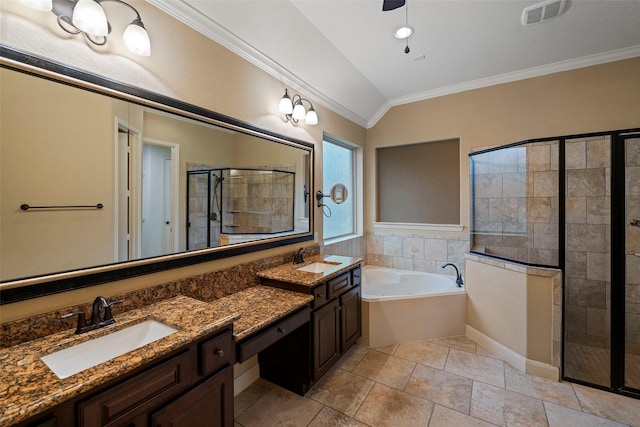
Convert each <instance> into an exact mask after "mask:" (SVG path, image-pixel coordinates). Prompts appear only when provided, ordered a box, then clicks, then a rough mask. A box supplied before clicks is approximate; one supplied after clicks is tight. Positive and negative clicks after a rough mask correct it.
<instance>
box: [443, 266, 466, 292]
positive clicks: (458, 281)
mask: <svg viewBox="0 0 640 427" xmlns="http://www.w3.org/2000/svg"><path fill="white" fill-rule="evenodd" d="M449 265H450V266H451V267H453V268H455V269H456V285H458V287H459V288H460V287H462V285H464V281H463V280H462V275H461V274H460V272H459V271H458V267H456V265H455V264H452V263H450V262H448V263H446V264H443V265H442V266H441V268H445V267H447V266H449Z"/></svg>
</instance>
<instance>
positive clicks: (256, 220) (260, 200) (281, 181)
mask: <svg viewBox="0 0 640 427" xmlns="http://www.w3.org/2000/svg"><path fill="white" fill-rule="evenodd" d="M281 170H287V168H286V167H282V168H281ZM229 181H230V182H229V183H228V184H227V181H226V180H225V182H224V184H223V185H224V190H225V191H224V192H223V194H224V197H223V211H224V213H223V215H224V219H223V224H224V230H223V231H224V232H225V233H229V234H244V233H247V234H249V233H277V232H283V231H291V230H293V229H294V218H293V203H294V185H295V175H294V174H290V173H282V172H277V171H274V172H273V173H265V172H264V171H251V170H239V171H237V173H234V170H232V171H231V175H230V179H229Z"/></svg>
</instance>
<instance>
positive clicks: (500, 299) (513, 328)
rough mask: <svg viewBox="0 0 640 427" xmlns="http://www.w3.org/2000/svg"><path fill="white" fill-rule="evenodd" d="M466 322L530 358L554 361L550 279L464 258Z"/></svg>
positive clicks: (544, 361) (551, 284) (548, 361)
mask: <svg viewBox="0 0 640 427" xmlns="http://www.w3.org/2000/svg"><path fill="white" fill-rule="evenodd" d="M466 272H467V280H466V282H465V287H466V291H467V324H468V325H469V326H471V327H472V328H474V329H476V330H477V331H479V332H481V333H483V334H484V335H486V336H488V337H489V338H491V339H493V340H495V341H497V342H499V343H500V344H502V345H504V346H505V347H507V348H509V349H510V350H512V351H514V352H516V353H518V354H519V355H520V356H523V357H525V358H527V359H530V360H535V361H537V362H541V363H545V364H549V365H551V364H552V363H553V350H552V343H553V280H552V278H550V277H541V276H532V275H527V274H524V273H522V272H518V271H513V270H509V269H505V268H501V267H496V266H492V265H488V264H484V263H480V262H476V261H472V260H467V261H466Z"/></svg>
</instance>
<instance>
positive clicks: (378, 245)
mask: <svg viewBox="0 0 640 427" xmlns="http://www.w3.org/2000/svg"><path fill="white" fill-rule="evenodd" d="M366 237H367V264H368V265H377V266H379V267H389V268H399V269H401V270H410V271H422V272H426V273H437V274H446V275H451V274H453V271H452V270H450V269H446V270H443V269H441V268H440V266H441V265H443V264H445V263H448V262H451V263H453V264H455V265H456V266H457V267H458V269H459V270H460V274H462V275H463V276H464V256H465V253H467V252H468V251H469V237H468V235H465V236H456V235H451V234H444V233H428V234H416V233H409V232H407V233H398V232H386V231H385V232H382V231H376V232H373V233H367V236H366Z"/></svg>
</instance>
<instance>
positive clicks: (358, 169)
mask: <svg viewBox="0 0 640 427" xmlns="http://www.w3.org/2000/svg"><path fill="white" fill-rule="evenodd" d="M325 143H329V144H333V145H336V146H338V147H341V148H344V149H347V150H349V151H350V152H351V172H352V182H353V188H348V190H349V198H353V199H352V200H353V210H352V212H351V214H352V223H353V227H352V229H351V231H350V232H347V233H344V234H340V235H335V236H331V237H327V236H326V234H325V233H326V229H327V228H326V227H325V226H324V225H325V224H324V219H325V216H324V215H322V210H320V212H321V213H320V217H322V219H323V227H322V241H323V243H324V244H325V245H326V244H331V243H337V242H340V241H344V240H348V239H351V238H354V237H358V236H361V235H362V222H363V221H362V173H363V167H362V164H363V155H362V147H360V146H358V145H356V144H353V143H351V142H349V141H346V140H343V139H341V138H338V137H336V136H333V135H330V134H328V133H327V132H323V135H322V145H323V150H322V157H323V158H322V180H321V182H322V183H323V187H324V175H325V169H324V166H325V160H324V159H325V157H324V156H325V150H324V144H325ZM321 191H322V192H323V194H328V193H329V191H330V188H322V190H321Z"/></svg>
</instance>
